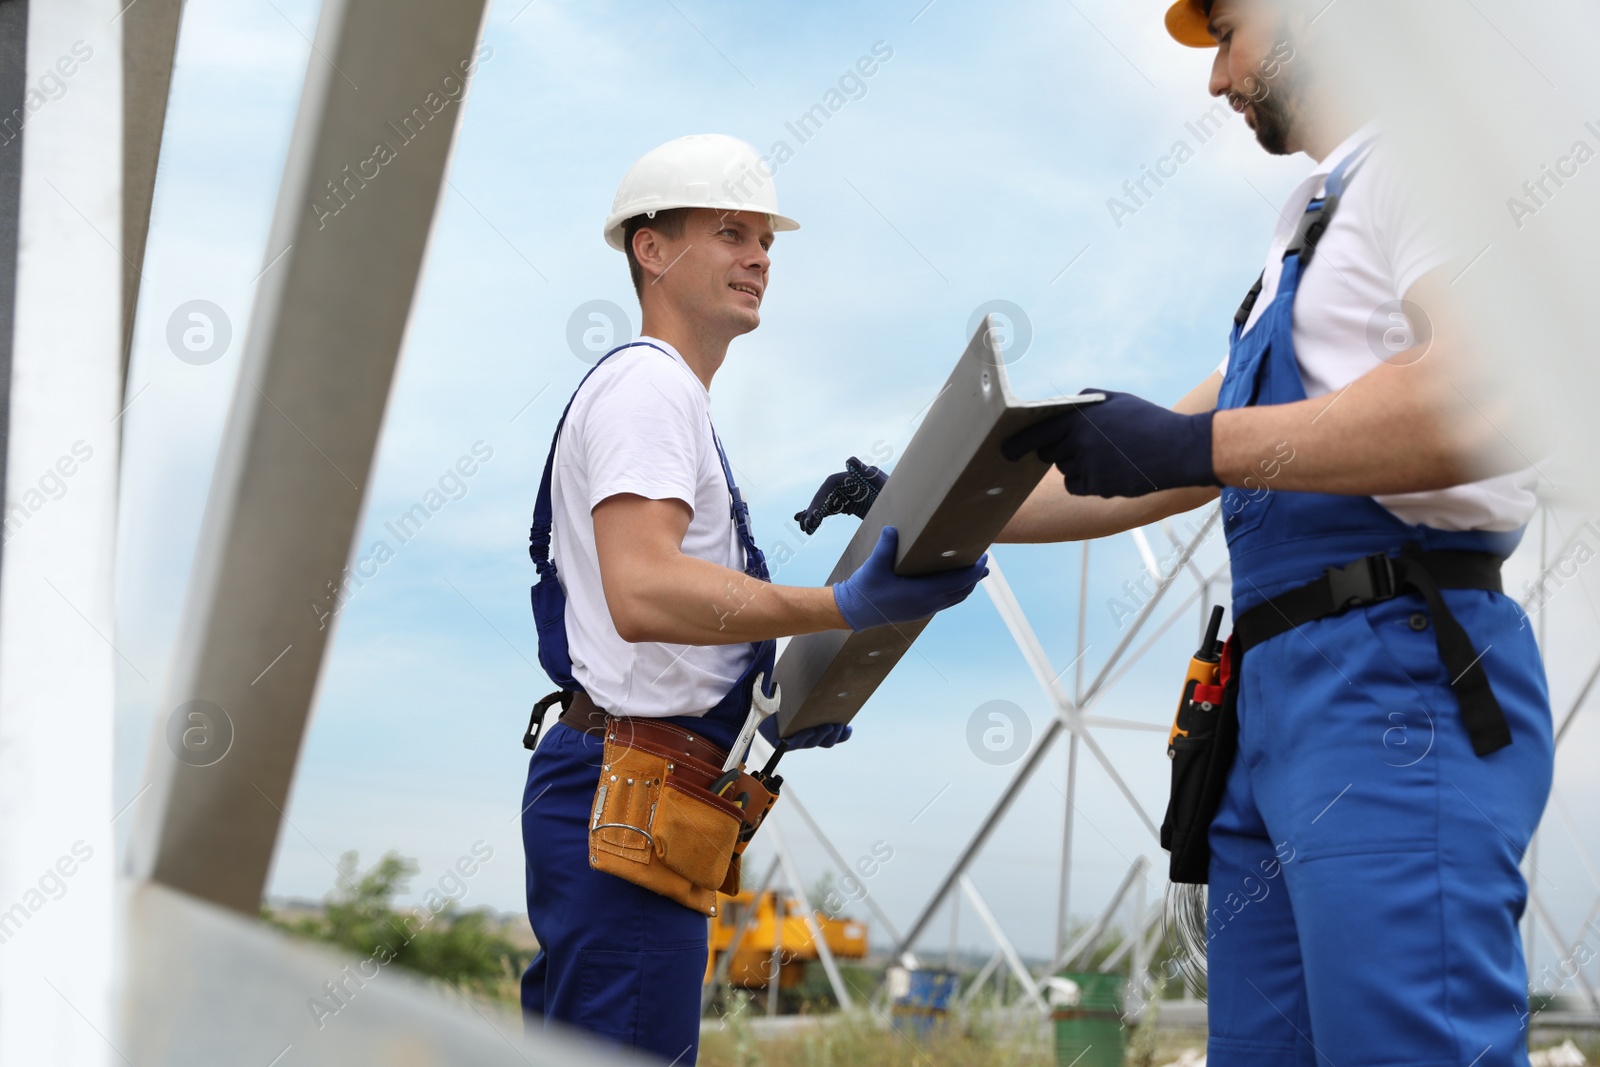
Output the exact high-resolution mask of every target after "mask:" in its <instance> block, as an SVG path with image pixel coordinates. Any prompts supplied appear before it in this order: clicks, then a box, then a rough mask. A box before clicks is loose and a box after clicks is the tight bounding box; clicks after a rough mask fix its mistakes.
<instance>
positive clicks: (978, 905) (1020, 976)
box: [961, 874, 1050, 1015]
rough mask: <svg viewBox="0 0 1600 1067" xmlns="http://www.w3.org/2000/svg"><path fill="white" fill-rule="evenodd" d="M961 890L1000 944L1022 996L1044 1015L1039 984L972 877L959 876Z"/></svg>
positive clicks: (1044, 1004) (1048, 1008)
mask: <svg viewBox="0 0 1600 1067" xmlns="http://www.w3.org/2000/svg"><path fill="white" fill-rule="evenodd" d="M961 891H962V892H963V893H965V894H966V895H967V899H968V900H970V901H972V910H973V911H975V912H977V913H978V920H979V921H980V922H982V923H983V925H984V926H985V927H987V928H988V930H989V936H990V937H993V938H994V942H995V944H996V945H998V946H1000V953H1001V955H1003V956H1004V957H1005V960H1006V966H1007V967H1009V968H1010V969H1011V973H1012V974H1013V975H1015V976H1016V979H1017V982H1018V984H1019V985H1021V986H1022V993H1023V996H1025V997H1027V998H1028V999H1029V1000H1031V1001H1033V1003H1034V1006H1035V1007H1037V1008H1038V1009H1039V1010H1040V1011H1042V1012H1044V1013H1045V1014H1046V1015H1048V1014H1049V1013H1050V1006H1049V1005H1048V1004H1046V1003H1045V1002H1044V998H1043V997H1041V996H1040V995H1039V986H1038V983H1036V982H1035V981H1034V980H1033V975H1031V974H1029V973H1028V968H1027V967H1025V966H1023V963H1022V957H1021V956H1019V955H1017V949H1016V946H1015V945H1013V944H1012V943H1011V939H1010V938H1009V937H1007V936H1006V932H1005V930H1004V929H1002V928H1001V926H1000V921H999V920H998V919H996V918H995V917H994V912H992V911H990V910H989V905H988V903H987V902H986V901H985V900H984V899H983V895H982V894H980V893H979V892H978V887H977V886H975V885H973V884H972V879H971V878H968V877H967V876H966V875H964V874H963V875H962V876H961Z"/></svg>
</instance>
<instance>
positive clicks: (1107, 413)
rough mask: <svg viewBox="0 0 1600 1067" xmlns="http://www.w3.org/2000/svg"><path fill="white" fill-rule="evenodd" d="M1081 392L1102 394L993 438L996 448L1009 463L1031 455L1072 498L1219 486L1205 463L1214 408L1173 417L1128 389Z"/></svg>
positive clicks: (1209, 455) (1207, 460)
mask: <svg viewBox="0 0 1600 1067" xmlns="http://www.w3.org/2000/svg"><path fill="white" fill-rule="evenodd" d="M1085 392H1094V393H1104V394H1105V397H1106V398H1105V399H1104V400H1102V401H1100V402H1099V403H1096V404H1083V405H1080V406H1078V407H1074V408H1069V409H1068V410H1066V411H1063V412H1062V413H1061V414H1059V415H1056V416H1054V417H1053V418H1049V419H1046V420H1045V421H1044V422H1041V423H1039V424H1038V425H1036V426H1030V427H1028V428H1027V429H1026V430H1023V431H1021V432H1020V433H1015V434H1012V435H1011V436H1010V437H1008V438H1006V439H1005V441H1003V442H1002V443H1001V445H1000V450H1001V452H1003V453H1004V454H1005V457H1006V458H1007V459H1010V460H1017V459H1021V458H1022V457H1023V456H1025V455H1027V454H1028V453H1029V452H1037V453H1038V454H1039V458H1040V459H1042V460H1044V461H1045V462H1047V463H1053V464H1055V466H1056V467H1057V468H1059V469H1060V471H1061V473H1062V474H1064V475H1065V476H1066V481H1067V492H1069V493H1071V494H1073V495H1074V496H1144V495H1145V494H1146V493H1154V492H1156V491H1157V490H1161V489H1178V488H1183V487H1187V486H1196V485H1220V484H1222V483H1220V482H1219V481H1217V475H1216V471H1215V470H1214V469H1213V468H1212V465H1211V418H1212V416H1213V415H1215V414H1216V412H1214V411H1206V412H1202V413H1201V414H1199V415H1180V414H1178V413H1177V412H1175V411H1169V410H1167V409H1166V408H1164V407H1161V406H1160V405H1158V404H1152V403H1150V401H1148V400H1141V399H1140V398H1139V397H1136V396H1134V395H1132V394H1131V393H1114V392H1112V391H1111V390H1109V389H1089V390H1085Z"/></svg>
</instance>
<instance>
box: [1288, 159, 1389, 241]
mask: <svg viewBox="0 0 1600 1067" xmlns="http://www.w3.org/2000/svg"><path fill="white" fill-rule="evenodd" d="M1371 147H1372V140H1367V141H1363V142H1362V143H1361V144H1360V145H1359V146H1357V148H1356V150H1355V151H1354V152H1351V153H1350V154H1349V155H1348V156H1345V157H1344V159H1342V160H1340V162H1339V165H1338V166H1337V167H1334V168H1333V172H1332V173H1331V174H1329V175H1328V180H1327V181H1326V182H1324V183H1323V193H1322V195H1321V196H1320V197H1316V198H1314V199H1313V200H1312V201H1311V203H1309V204H1307V205H1306V212H1305V214H1304V215H1302V216H1300V224H1299V225H1298V226H1296V227H1295V231H1294V237H1293V238H1292V239H1291V240H1290V241H1289V246H1288V247H1287V248H1285V249H1284V250H1283V258H1284V259H1288V258H1289V257H1290V256H1294V255H1298V256H1299V257H1300V269H1301V271H1302V273H1303V272H1304V271H1305V269H1306V268H1307V267H1308V266H1310V265H1311V257H1313V256H1315V255H1316V254H1317V243H1318V242H1319V241H1321V240H1322V235H1323V234H1325V233H1327V232H1328V227H1329V226H1331V225H1333V216H1334V214H1335V213H1336V212H1337V211H1338V210H1339V200H1340V199H1341V198H1342V197H1343V196H1344V191H1345V188H1346V186H1348V185H1349V184H1350V180H1351V179H1352V178H1354V177H1355V176H1356V172H1357V171H1359V170H1360V169H1361V165H1362V164H1363V163H1365V162H1366V161H1367V156H1368V154H1369V153H1368V151H1367V150H1368V149H1369V148H1371Z"/></svg>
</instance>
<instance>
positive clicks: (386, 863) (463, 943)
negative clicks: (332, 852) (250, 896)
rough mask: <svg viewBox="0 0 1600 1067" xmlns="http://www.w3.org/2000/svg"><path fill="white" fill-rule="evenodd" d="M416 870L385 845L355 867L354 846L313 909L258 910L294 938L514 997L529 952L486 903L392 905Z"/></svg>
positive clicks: (492, 995) (501, 997) (507, 999)
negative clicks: (469, 906)
mask: <svg viewBox="0 0 1600 1067" xmlns="http://www.w3.org/2000/svg"><path fill="white" fill-rule="evenodd" d="M417 871H418V867H417V863H416V861H415V860H412V859H408V858H406V857H404V856H401V855H399V854H398V853H394V852H389V853H386V854H385V855H384V857H383V858H382V859H380V860H379V861H378V862H377V863H376V864H375V865H374V866H373V867H372V869H371V870H368V871H366V872H362V871H361V870H360V864H359V861H358V858H357V856H356V853H354V852H346V853H345V854H344V855H343V856H340V857H339V878H338V881H337V882H335V883H334V888H333V891H332V892H330V893H329V894H328V896H327V902H326V904H325V905H324V907H323V909H322V911H321V913H320V914H316V913H313V914H310V915H302V916H293V917H289V916H279V915H278V914H276V913H274V912H273V910H272V909H271V908H267V907H263V908H262V909H261V917H262V918H263V919H264V920H266V921H267V922H268V923H269V924H271V925H272V926H275V927H277V928H278V929H280V930H283V931H285V932H287V933H290V934H293V935H295V936H297V937H304V938H308V939H310V940H313V941H324V942H327V943H329V944H333V945H338V946H339V947H340V948H343V949H345V950H347V951H349V952H352V953H355V954H356V955H358V956H361V957H371V958H373V959H376V960H377V961H378V962H379V963H381V964H384V965H387V964H391V963H395V964H399V965H400V966H402V967H407V968H410V969H411V970H414V971H420V972H421V973H423V974H427V975H432V976H433V977H435V978H441V979H443V980H444V981H446V982H449V983H450V984H451V985H453V986H455V987H456V988H458V989H460V990H461V991H463V992H467V993H476V994H478V995H479V996H482V997H486V998H488V999H490V1000H495V1001H500V1002H504V1003H507V1004H515V1003H516V1002H517V994H518V981H519V979H520V978H521V976H522V972H523V970H524V969H525V968H526V967H527V965H528V961H529V960H530V959H531V958H532V956H531V953H530V952H529V951H528V950H526V949H523V948H520V947H518V946H516V945H514V944H512V943H511V942H510V941H508V940H507V939H506V938H505V937H504V936H503V935H502V934H500V933H499V932H498V931H497V930H496V929H495V925H496V917H495V915H494V913H493V912H491V911H490V910H489V909H487V908H481V909H475V910H472V911H461V910H459V909H458V908H457V907H456V904H455V902H454V901H449V900H447V901H445V902H444V903H443V904H442V905H441V906H440V908H439V909H438V910H432V909H430V908H429V907H427V906H419V907H417V908H401V909H398V910H397V909H395V907H394V906H393V903H392V902H393V900H394V897H395V895H396V894H397V893H403V892H405V891H406V888H407V885H408V883H409V882H410V880H411V878H412V876H413V875H415V874H416V873H417Z"/></svg>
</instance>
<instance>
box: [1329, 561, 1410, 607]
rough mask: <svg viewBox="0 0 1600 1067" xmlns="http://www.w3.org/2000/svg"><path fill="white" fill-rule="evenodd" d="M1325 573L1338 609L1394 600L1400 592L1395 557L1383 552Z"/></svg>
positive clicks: (1334, 603)
mask: <svg viewBox="0 0 1600 1067" xmlns="http://www.w3.org/2000/svg"><path fill="white" fill-rule="evenodd" d="M1324 573H1325V574H1326V575H1327V577H1328V592H1329V594H1331V596H1332V599H1333V610H1334V611H1344V610H1346V609H1347V608H1360V607H1366V606H1367V605H1368V604H1376V603H1378V602H1379V601H1380V600H1389V599H1392V598H1393V597H1394V596H1395V595H1396V594H1397V593H1398V592H1399V583H1398V582H1397V581H1396V580H1395V573H1394V560H1392V559H1390V558H1389V557H1388V556H1386V555H1384V554H1383V553H1381V552H1379V553H1377V554H1375V555H1371V556H1363V557H1362V558H1360V559H1358V560H1356V561H1355V562H1354V563H1348V564H1346V565H1345V566H1343V567H1329V568H1327V570H1326V571H1325V572H1324Z"/></svg>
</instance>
